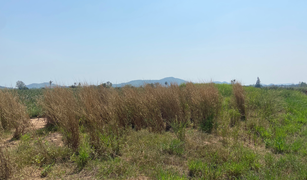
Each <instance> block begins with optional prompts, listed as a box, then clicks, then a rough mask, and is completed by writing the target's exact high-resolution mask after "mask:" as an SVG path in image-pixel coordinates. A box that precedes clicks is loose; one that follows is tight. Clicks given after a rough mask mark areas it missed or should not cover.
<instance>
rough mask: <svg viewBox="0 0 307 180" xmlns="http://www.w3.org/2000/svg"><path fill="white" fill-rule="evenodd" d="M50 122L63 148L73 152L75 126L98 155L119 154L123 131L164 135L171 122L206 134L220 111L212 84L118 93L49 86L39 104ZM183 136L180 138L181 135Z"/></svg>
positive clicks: (76, 137)
mask: <svg viewBox="0 0 307 180" xmlns="http://www.w3.org/2000/svg"><path fill="white" fill-rule="evenodd" d="M41 105H42V107H43V110H44V113H45V115H46V116H47V117H48V120H49V123H53V124H56V125H58V126H59V127H60V128H61V129H63V131H64V137H65V138H66V141H65V142H66V144H68V145H69V146H70V147H72V148H73V149H74V150H75V151H77V150H78V147H79V144H80V137H79V136H80V130H79V129H80V127H82V128H81V129H83V130H84V131H85V132H88V134H89V136H90V144H91V146H92V147H94V148H95V149H96V151H98V152H99V153H101V152H102V153H104V152H105V151H106V146H111V147H112V148H111V149H113V150H112V151H113V153H115V154H118V153H119V149H118V148H119V145H118V143H119V141H120V139H121V136H122V132H123V129H127V128H131V127H132V129H135V130H141V129H148V130H149V131H151V132H163V131H165V130H166V131H167V130H169V129H170V127H171V126H172V124H174V123H181V124H183V123H186V122H190V121H193V122H194V124H195V126H197V127H201V128H202V129H203V130H205V131H208V132H210V131H211V130H212V128H213V124H214V118H215V117H216V116H217V114H218V113H219V111H220V107H221V98H220V96H219V93H218V90H217V89H216V87H215V86H214V85H213V84H207V85H205V86H195V85H194V84H192V83H188V84H187V86H186V88H185V87H183V88H182V87H179V86H178V85H175V84H172V85H170V86H169V87H162V86H155V87H152V86H150V85H146V86H145V87H142V88H133V87H124V88H122V89H120V90H116V89H113V88H106V87H103V86H99V87H93V86H84V87H83V88H81V89H79V90H77V91H72V90H71V89H66V88H54V89H48V90H46V91H45V93H44V96H43V99H42V101H41ZM183 136H184V135H183Z"/></svg>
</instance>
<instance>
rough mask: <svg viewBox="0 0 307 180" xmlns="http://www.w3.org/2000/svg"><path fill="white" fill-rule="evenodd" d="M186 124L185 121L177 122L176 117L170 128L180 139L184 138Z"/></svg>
mask: <svg viewBox="0 0 307 180" xmlns="http://www.w3.org/2000/svg"><path fill="white" fill-rule="evenodd" d="M186 124H187V123H186V122H178V121H177V118H176V120H175V121H174V122H173V123H171V127H172V129H173V131H174V132H175V134H176V136H177V138H178V139H179V140H180V141H184V140H185V130H186Z"/></svg>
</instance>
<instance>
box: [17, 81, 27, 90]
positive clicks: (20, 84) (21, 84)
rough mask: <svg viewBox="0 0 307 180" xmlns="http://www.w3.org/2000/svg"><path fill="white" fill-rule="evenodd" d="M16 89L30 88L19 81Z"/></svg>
mask: <svg viewBox="0 0 307 180" xmlns="http://www.w3.org/2000/svg"><path fill="white" fill-rule="evenodd" d="M16 88H18V89H28V87H27V86H26V85H25V83H24V82H22V81H17V82H16Z"/></svg>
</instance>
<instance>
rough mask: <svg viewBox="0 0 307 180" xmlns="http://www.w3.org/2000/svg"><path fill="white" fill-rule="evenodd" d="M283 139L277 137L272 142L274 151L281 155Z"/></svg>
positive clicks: (283, 145)
mask: <svg viewBox="0 0 307 180" xmlns="http://www.w3.org/2000/svg"><path fill="white" fill-rule="evenodd" d="M285 145H286V143H285V139H284V138H283V137H280V136H279V137H277V138H276V139H275V141H274V150H275V151H276V152H277V153H282V152H284V150H285Z"/></svg>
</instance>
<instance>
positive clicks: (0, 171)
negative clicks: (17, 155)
mask: <svg viewBox="0 0 307 180" xmlns="http://www.w3.org/2000/svg"><path fill="white" fill-rule="evenodd" d="M11 175H12V164H11V162H10V159H9V157H8V155H7V153H5V152H3V149H2V148H0V179H9V178H10V177H11Z"/></svg>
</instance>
